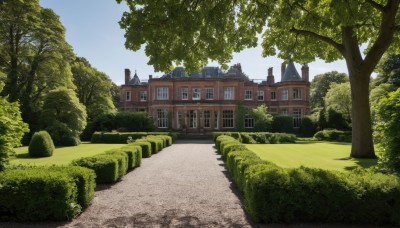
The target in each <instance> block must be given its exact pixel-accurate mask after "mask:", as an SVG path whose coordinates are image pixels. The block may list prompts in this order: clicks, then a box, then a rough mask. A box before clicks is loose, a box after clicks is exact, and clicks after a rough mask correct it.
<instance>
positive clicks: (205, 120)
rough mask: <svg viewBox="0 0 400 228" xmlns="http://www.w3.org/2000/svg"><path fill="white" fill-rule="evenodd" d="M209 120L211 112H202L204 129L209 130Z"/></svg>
mask: <svg viewBox="0 0 400 228" xmlns="http://www.w3.org/2000/svg"><path fill="white" fill-rule="evenodd" d="M210 119H211V112H210V111H204V127H205V128H210V127H211V124H210Z"/></svg>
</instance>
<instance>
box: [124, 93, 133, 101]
mask: <svg viewBox="0 0 400 228" xmlns="http://www.w3.org/2000/svg"><path fill="white" fill-rule="evenodd" d="M125 100H126V101H131V100H132V92H131V91H126V93H125Z"/></svg>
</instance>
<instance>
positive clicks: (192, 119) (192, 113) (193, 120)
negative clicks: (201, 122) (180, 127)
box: [189, 110, 197, 128]
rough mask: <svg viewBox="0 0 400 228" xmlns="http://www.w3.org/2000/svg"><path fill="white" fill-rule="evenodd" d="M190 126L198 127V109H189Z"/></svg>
mask: <svg viewBox="0 0 400 228" xmlns="http://www.w3.org/2000/svg"><path fill="white" fill-rule="evenodd" d="M189 127H190V128H197V111H196V110H190V111H189Z"/></svg>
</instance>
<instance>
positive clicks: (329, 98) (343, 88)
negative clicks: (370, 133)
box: [325, 83, 352, 124]
mask: <svg viewBox="0 0 400 228" xmlns="http://www.w3.org/2000/svg"><path fill="white" fill-rule="evenodd" d="M325 104H326V108H327V109H333V110H335V111H336V112H338V113H341V114H342V115H343V117H344V118H345V120H346V121H347V123H349V124H350V123H351V111H352V110H351V109H352V105H351V94H350V84H349V83H341V84H336V83H335V84H331V87H330V89H329V90H328V92H327V93H326V96H325Z"/></svg>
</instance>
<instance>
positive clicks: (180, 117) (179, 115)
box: [176, 111, 182, 128]
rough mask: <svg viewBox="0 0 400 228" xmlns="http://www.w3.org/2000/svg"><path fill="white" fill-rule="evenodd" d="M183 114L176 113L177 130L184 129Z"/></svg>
mask: <svg viewBox="0 0 400 228" xmlns="http://www.w3.org/2000/svg"><path fill="white" fill-rule="evenodd" d="M181 123H182V113H181V112H180V111H178V112H176V128H181V127H182V124H181Z"/></svg>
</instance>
